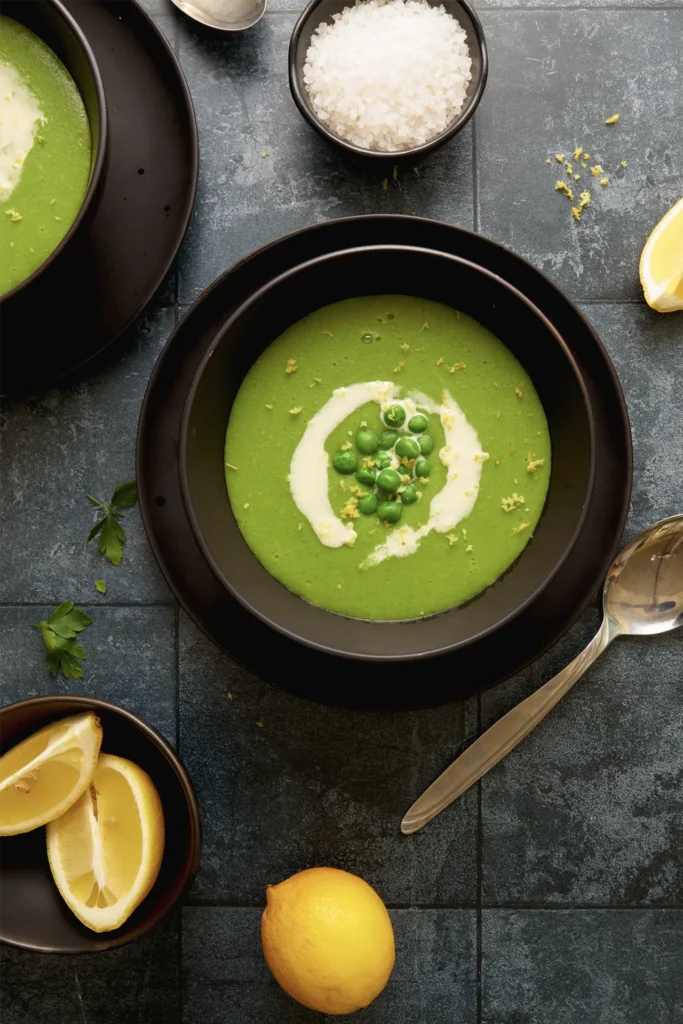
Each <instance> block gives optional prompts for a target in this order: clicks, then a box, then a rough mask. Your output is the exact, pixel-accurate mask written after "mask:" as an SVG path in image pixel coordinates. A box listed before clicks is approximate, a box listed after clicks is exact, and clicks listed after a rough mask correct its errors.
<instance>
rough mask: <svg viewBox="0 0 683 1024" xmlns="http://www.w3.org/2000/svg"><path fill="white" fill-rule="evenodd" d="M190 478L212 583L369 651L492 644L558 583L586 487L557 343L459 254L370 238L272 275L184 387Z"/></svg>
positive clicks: (418, 651)
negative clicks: (485, 640) (373, 242)
mask: <svg viewBox="0 0 683 1024" xmlns="http://www.w3.org/2000/svg"><path fill="white" fill-rule="evenodd" d="M180 462H181V486H182V489H183V497H184V500H185V504H186V507H187V511H188V514H189V517H190V521H191V523H192V528H193V530H194V532H195V535H196V537H197V539H198V541H199V544H200V546H201V548H202V551H203V553H204V555H205V557H206V559H207V561H208V562H209V565H210V566H211V568H212V570H213V572H214V573H215V574H216V576H217V577H218V578H219V579H220V580H221V582H222V583H223V585H224V586H226V587H227V588H228V589H229V590H230V591H231V592H232V593H233V594H234V595H235V596H236V597H237V598H238V599H239V600H240V601H241V602H242V603H243V604H244V605H245V606H246V607H247V608H249V610H250V611H251V612H252V613H253V614H255V615H257V616H259V617H260V618H261V619H262V620H264V621H265V622H267V623H268V624H269V625H270V626H272V627H273V628H275V629H278V630H280V631H281V632H283V633H285V634H286V635H288V636H290V637H292V638H294V639H296V640H298V641H300V642H302V643H306V644H309V645H311V646H314V647H317V648H320V649H323V650H325V651H328V652H332V653H336V654H340V655H344V656H347V657H352V658H353V657H356V658H364V659H377V660H385V659H411V658H420V657H425V656H428V655H430V654H436V653H443V652H444V651H446V650H449V649H455V648H457V647H461V646H463V645H466V644H468V643H470V642H471V641H472V640H474V639H475V638H479V637H481V636H482V635H485V634H487V633H492V632H494V631H495V630H496V628H497V627H499V626H501V625H502V624H503V623H504V622H507V621H509V620H510V619H511V618H512V617H514V616H515V615H516V614H518V613H519V612H520V611H521V610H522V608H524V607H525V606H526V605H527V604H528V603H529V602H530V601H531V600H532V599H533V598H535V597H536V596H538V594H539V593H540V592H541V591H542V590H543V588H544V587H545V586H546V585H547V583H548V582H549V581H550V579H552V578H553V576H554V575H555V573H556V572H557V570H558V569H559V568H560V566H561V565H562V564H563V562H564V561H565V560H566V558H567V557H568V556H569V554H570V552H571V549H572V546H573V544H574V542H575V540H576V538H577V536H578V532H579V530H580V529H581V525H582V523H583V518H584V514H585V510H586V507H587V504H588V499H589V496H590V493H591V490H592V485H593V465H594V450H593V430H592V423H591V415H590V411H589V407H588V402H587V399H586V394H585V389H584V386H583V383H582V381H581V377H580V373H579V371H578V368H577V366H576V364H575V362H574V360H573V358H572V356H571V354H570V352H569V350H568V349H567V347H566V345H565V344H564V342H563V341H562V339H561V338H560V336H559V335H558V334H557V332H556V331H555V329H554V328H553V327H552V326H551V325H550V324H549V322H548V321H547V320H546V319H545V318H544V317H543V316H542V314H541V313H540V312H539V311H538V310H537V309H536V308H535V307H534V306H533V305H532V304H531V303H529V302H528V301H527V300H526V299H525V298H524V296H522V295H521V294H520V293H519V292H518V291H517V290H516V289H514V288H512V287H511V286H509V285H508V284H506V283H505V282H504V281H503V280H502V279H500V278H498V277H496V276H495V275H493V274H491V273H489V272H488V271H485V270H483V269H482V268H480V267H478V266H476V265H474V264H472V263H469V262H467V261H466V260H462V259H459V258H456V257H452V256H447V255H445V254H443V253H439V252H433V251H430V250H424V249H417V248H412V247H403V246H371V247H365V248H362V249H355V250H347V251H344V252H338V253H334V254H331V255H328V256H323V257H320V258H319V259H316V260H313V261H311V262H310V263H306V264H303V265H301V266H299V267H296V268H295V269H294V270H291V271H289V272H288V273H286V274H283V275H282V276H281V277H279V278H277V279H276V280H274V281H273V282H272V283H271V284H269V285H268V286H267V287H266V288H263V289H261V291H259V292H257V293H256V294H255V295H254V296H252V297H251V298H250V299H249V300H248V301H247V302H246V303H245V304H244V305H243V306H242V307H241V308H240V309H239V310H238V311H237V312H236V313H235V314H234V316H233V317H232V318H231V319H230V321H229V322H228V323H227V325H226V326H225V328H224V329H223V331H222V332H221V334H220V335H219V337H218V338H217V339H216V341H215V344H214V345H213V346H212V348H211V350H210V351H209V352H207V354H206V356H205V358H204V360H203V361H202V363H201V365H200V368H199V370H198V371H197V375H196V377H195V380H194V383H193V386H192V388H191V390H190V394H189V397H188V401H187V405H186V408H185V415H184V419H183V428H182V436H181V443H180Z"/></svg>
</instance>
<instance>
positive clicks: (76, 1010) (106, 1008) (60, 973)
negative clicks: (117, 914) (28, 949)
mask: <svg viewBox="0 0 683 1024" xmlns="http://www.w3.org/2000/svg"><path fill="white" fill-rule="evenodd" d="M0 991H1V995H0V1014H1V1015H2V1022H3V1024H121V1022H124V1021H125V1024H170V1022H171V1021H175V1020H177V1019H178V1009H177V1008H178V1004H179V999H180V971H179V965H178V925H177V920H176V919H175V916H174V917H173V918H172V919H171V920H170V921H166V922H164V923H163V924H162V925H160V926H159V927H158V928H157V929H156V931H154V932H152V933H151V934H150V935H147V936H145V938H143V939H140V940H139V941H138V942H134V943H131V944H130V945H128V946H122V947H121V948H120V949H113V950H109V951H107V952H106V953H95V954H89V955H86V956H46V955H44V954H41V953H25V952H23V951H22V950H18V949H12V948H10V947H7V946H0Z"/></svg>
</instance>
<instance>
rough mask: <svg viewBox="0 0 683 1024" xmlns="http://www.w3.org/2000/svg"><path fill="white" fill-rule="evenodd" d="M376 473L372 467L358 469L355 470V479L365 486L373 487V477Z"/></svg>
mask: <svg viewBox="0 0 683 1024" xmlns="http://www.w3.org/2000/svg"><path fill="white" fill-rule="evenodd" d="M376 476H377V473H376V471H375V470H374V469H365V468H363V469H358V470H356V480H357V481H358V483H359V484H365V486H366V487H373V486H374V483H375V477H376Z"/></svg>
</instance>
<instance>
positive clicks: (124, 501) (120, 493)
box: [110, 480, 138, 508]
mask: <svg viewBox="0 0 683 1024" xmlns="http://www.w3.org/2000/svg"><path fill="white" fill-rule="evenodd" d="M137 500H138V485H137V483H136V481H135V480H129V481H128V482H127V483H125V484H119V486H118V487H117V488H116V490H115V491H114V493H113V494H112V496H111V502H110V504H111V505H113V506H115V507H116V508H132V507H133V505H136V504H137Z"/></svg>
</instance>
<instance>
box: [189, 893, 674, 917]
mask: <svg viewBox="0 0 683 1024" xmlns="http://www.w3.org/2000/svg"><path fill="white" fill-rule="evenodd" d="M183 906H184V907H188V908H190V909H192V910H258V911H262V910H263V906H264V905H263V903H262V902H261V903H258V902H256V901H254V902H253V903H247V902H244V903H240V902H233V901H231V900H221V899H201V898H198V897H197V898H192V897H189V898H187V899H185V900H183ZM385 906H386V908H387V910H400V911H408V910H410V911H419V910H442V911H444V912H449V911H453V910H468V911H472V910H474V911H477V910H478V907H477V906H476V904H472V903H386V904H385ZM490 910H506V911H507V910H513V911H514V910H516V911H521V912H522V913H533V912H536V911H538V912H548V913H562V914H567V913H575V914H585V913H592V912H594V911H595V912H597V913H601V914H602V913H605V912H611V911H619V912H620V913H622V912H623V913H632V912H633V911H636V912H638V913H641V912H643V911H649V912H651V913H662V912H673V913H680V914H683V903H661V904H641V905H638V904H622V905H619V904H617V903H574V904H572V903H558V904H556V905H554V906H553V905H550V904H548V903H546V904H541V903H537V904H534V903H482V904H481V911H482V912H483V911H487V912H488V911H490Z"/></svg>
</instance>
